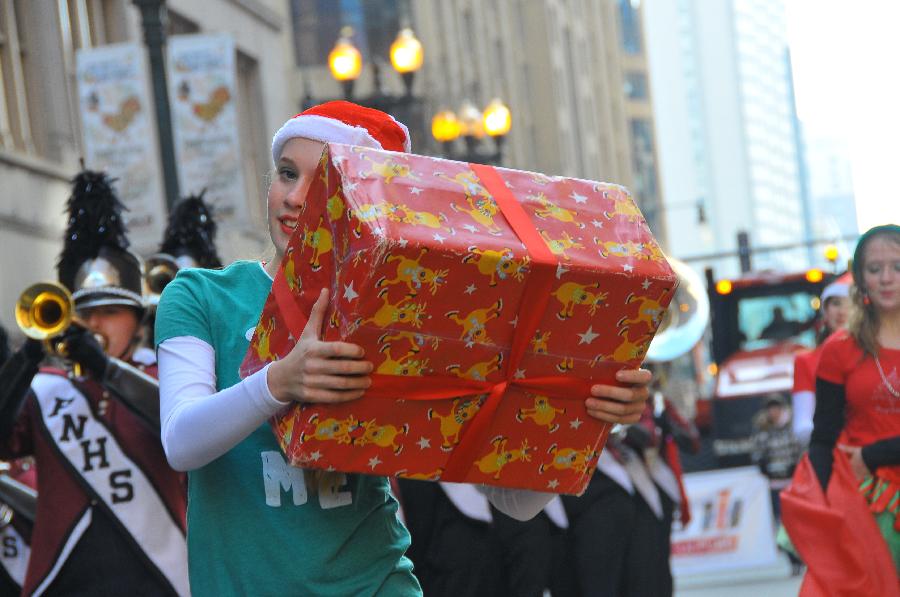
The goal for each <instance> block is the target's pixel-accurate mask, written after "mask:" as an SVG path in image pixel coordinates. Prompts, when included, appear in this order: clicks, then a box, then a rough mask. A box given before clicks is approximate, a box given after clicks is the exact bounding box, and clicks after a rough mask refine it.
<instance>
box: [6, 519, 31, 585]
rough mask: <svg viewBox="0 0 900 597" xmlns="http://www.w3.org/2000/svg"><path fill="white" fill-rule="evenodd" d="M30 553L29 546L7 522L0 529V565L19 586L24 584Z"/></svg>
mask: <svg viewBox="0 0 900 597" xmlns="http://www.w3.org/2000/svg"><path fill="white" fill-rule="evenodd" d="M30 555H31V547H30V546H29V545H28V543H26V542H25V538H24V537H22V535H20V534H19V531H17V530H16V528H15V527H14V526H13V525H11V524H7V525H6V526H4V527H3V529H0V566H3V568H4V569H5V570H6V573H7V574H9V577H10V578H11V579H13V580H14V581H16V584H18V585H19V587H21V586H22V585H24V584H25V571H26V570H28V558H29V556H30Z"/></svg>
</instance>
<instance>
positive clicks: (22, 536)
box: [0, 458, 37, 595]
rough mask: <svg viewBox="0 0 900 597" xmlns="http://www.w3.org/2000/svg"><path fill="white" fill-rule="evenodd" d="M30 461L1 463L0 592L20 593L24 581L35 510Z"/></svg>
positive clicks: (34, 478) (32, 470) (34, 483)
mask: <svg viewBox="0 0 900 597" xmlns="http://www.w3.org/2000/svg"><path fill="white" fill-rule="evenodd" d="M30 460H31V459H30V458H23V459H21V460H17V461H15V462H11V463H6V462H0V595H19V594H20V593H21V592H22V585H24V584H25V573H26V571H27V570H28V560H29V558H30V557H31V531H32V529H33V528H34V518H35V513H36V511H37V492H36V491H34V487H35V485H36V484H37V478H36V476H35V471H34V467H33V466H32V463H31V462H30Z"/></svg>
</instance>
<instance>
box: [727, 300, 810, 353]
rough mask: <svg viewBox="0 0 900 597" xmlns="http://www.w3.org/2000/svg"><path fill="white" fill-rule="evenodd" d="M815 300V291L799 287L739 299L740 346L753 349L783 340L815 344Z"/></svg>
mask: <svg viewBox="0 0 900 597" xmlns="http://www.w3.org/2000/svg"><path fill="white" fill-rule="evenodd" d="M818 301H819V299H818V297H817V296H816V295H813V294H810V293H808V292H803V291H799V292H793V293H790V294H784V293H780V294H773V295H770V296H752V297H744V298H741V299H739V300H738V331H739V336H740V347H741V349H742V350H756V349H759V348H765V347H767V346H771V345H773V344H776V343H778V342H782V341H785V340H791V341H792V342H797V343H798V344H804V345H806V346H809V347H813V346H815V330H814V328H813V323H814V320H815V316H816V307H817V306H818Z"/></svg>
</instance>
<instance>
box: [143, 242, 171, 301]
mask: <svg viewBox="0 0 900 597" xmlns="http://www.w3.org/2000/svg"><path fill="white" fill-rule="evenodd" d="M178 269H179V265H178V262H176V261H175V259H174V258H173V257H172V256H171V255H167V254H165V253H157V254H156V255H151V256H150V257H148V258H147V259H146V260H145V261H144V284H145V285H146V288H147V292H146V295H147V296H148V300H147V302H148V303H149V304H150V305H157V304H159V296H160V295H161V294H162V291H163V289H164V288H165V287H166V285H167V284H168V283H169V282H171V281H172V280H174V279H175V274H177V273H178Z"/></svg>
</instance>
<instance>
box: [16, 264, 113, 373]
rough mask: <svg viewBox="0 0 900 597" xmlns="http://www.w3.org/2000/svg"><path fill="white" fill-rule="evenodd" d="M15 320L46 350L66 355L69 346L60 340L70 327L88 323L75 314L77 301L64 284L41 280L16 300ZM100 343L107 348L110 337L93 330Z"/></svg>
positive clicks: (84, 326)
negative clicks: (107, 337) (41, 342)
mask: <svg viewBox="0 0 900 597" xmlns="http://www.w3.org/2000/svg"><path fill="white" fill-rule="evenodd" d="M16 323H17V324H18V325H19V329H21V330H22V333H23V334H25V335H26V336H28V337H29V338H33V339H35V340H41V341H43V342H44V346H45V348H46V349H47V351H49V352H51V353H53V354H56V355H59V356H61V357H66V352H67V351H66V345H65V343H64V342H62V341H61V340H57V339H58V337H59V336H61V335H62V334H63V333H64V332H65V331H66V330H67V329H69V326H71V325H73V324H74V325H79V326H81V327H83V328H85V329H87V327H88V326H87V325H85V323H84V322H83V321H81V320H79V319H78V318H77V317H76V316H75V301H74V300H72V294H71V293H70V292H69V290H68V289H67V288H66V287H65V286H63V285H62V284H58V283H56V282H38V283H37V284H32V285H31V286H29V287H28V288H26V289H25V290H24V291H23V292H22V294H20V295H19V300H18V301H16ZM94 336H95V337H96V338H97V341H98V342H100V346H102V347H103V349H104V350H105V349H106V346H107V340H106V338H105V337H104V336H103V335H102V334H99V333H96V332H95V333H94Z"/></svg>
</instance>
